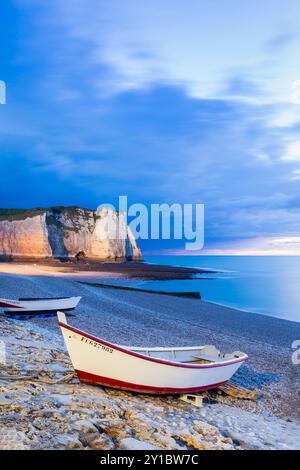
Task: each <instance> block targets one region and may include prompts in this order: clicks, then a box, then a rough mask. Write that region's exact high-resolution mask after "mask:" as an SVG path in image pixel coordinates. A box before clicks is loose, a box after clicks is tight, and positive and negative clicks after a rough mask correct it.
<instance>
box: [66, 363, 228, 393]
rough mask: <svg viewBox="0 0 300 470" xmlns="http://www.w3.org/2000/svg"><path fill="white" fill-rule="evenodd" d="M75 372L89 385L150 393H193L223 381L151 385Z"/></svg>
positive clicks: (80, 371)
mask: <svg viewBox="0 0 300 470" xmlns="http://www.w3.org/2000/svg"><path fill="white" fill-rule="evenodd" d="M75 372H76V374H77V375H78V377H79V380H80V382H84V383H87V384H91V385H102V386H104V387H111V388H117V389H118V390H128V391H130V392H143V393H151V394H177V393H195V392H203V391H204V390H210V389H213V388H217V387H221V385H224V384H225V383H226V382H227V380H226V381H225V382H220V383H217V384H211V385H205V386H199V387H190V388H168V387H152V386H149V385H139V384H132V383H130V382H124V381H122V380H116V379H111V378H108V377H101V375H95V374H90V373H89V372H84V371H82V370H77V369H75Z"/></svg>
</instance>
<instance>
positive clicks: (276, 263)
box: [138, 255, 300, 322]
mask: <svg viewBox="0 0 300 470" xmlns="http://www.w3.org/2000/svg"><path fill="white" fill-rule="evenodd" d="M144 261H145V262H147V263H155V264H162V265H172V266H182V267H193V268H203V269H208V270H212V271H214V272H212V273H205V274H200V275H198V274H197V275H196V276H195V277H194V278H193V279H188V280H170V281H159V280H157V281H144V282H139V283H138V287H147V288H148V289H153V290H156V289H157V290H160V289H161V290H165V291H170V292H183V291H199V292H200V293H201V296H202V300H205V301H209V302H214V303H217V304H221V305H225V306H228V307H232V308H236V309H239V310H245V311H248V312H252V313H258V314H264V315H268V316H272V317H277V318H281V319H284V320H291V321H296V322H300V289H299V280H300V262H299V261H300V257H291V256H216V255H214V256H206V255H201V256H192V255H187V256H182V255H181V256H178V255H176V256H175V255H172V256H171V255H146V256H144Z"/></svg>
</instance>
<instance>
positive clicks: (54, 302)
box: [0, 297, 81, 315]
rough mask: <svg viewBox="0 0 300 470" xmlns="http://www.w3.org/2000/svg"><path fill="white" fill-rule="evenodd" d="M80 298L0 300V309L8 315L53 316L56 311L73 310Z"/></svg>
mask: <svg viewBox="0 0 300 470" xmlns="http://www.w3.org/2000/svg"><path fill="white" fill-rule="evenodd" d="M80 299H81V297H63V298H55V299H54V298H51V299H19V300H8V299H0V308H3V309H4V313H5V314H9V315H35V314H39V313H41V312H43V313H46V314H51V313H53V314H55V313H57V312H58V311H64V312H66V311H70V310H74V309H75V308H76V307H77V305H78V303H79V301H80Z"/></svg>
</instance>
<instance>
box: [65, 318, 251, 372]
mask: <svg viewBox="0 0 300 470" xmlns="http://www.w3.org/2000/svg"><path fill="white" fill-rule="evenodd" d="M58 324H59V326H60V327H61V328H66V329H67V330H70V331H73V332H74V333H77V334H79V335H81V336H83V337H85V338H88V339H91V340H93V341H96V342H97V343H100V344H104V345H105V346H109V347H110V348H112V349H116V350H117V351H121V352H124V353H126V354H128V355H129V356H134V357H139V358H140V359H144V360H145V361H149V362H156V363H158V364H165V365H168V366H173V367H183V368H186V369H213V368H214V367H226V366H230V365H232V364H237V363H239V362H245V361H246V360H247V358H248V356H247V355H245V356H243V357H240V358H236V359H232V360H229V361H226V362H223V363H222V362H217V363H214V362H213V363H210V364H185V363H182V362H180V363H179V362H172V361H167V360H165V359H158V358H156V357H148V356H145V355H143V354H139V353H138V352H135V351H131V350H130V349H125V348H123V347H122V346H119V345H116V344H113V343H109V342H108V341H104V340H103V339H99V338H96V336H93V335H90V334H89V333H85V332H84V331H81V330H78V329H77V328H74V327H73V326H69V325H67V324H66V323H62V322H58ZM145 349H146V348H145Z"/></svg>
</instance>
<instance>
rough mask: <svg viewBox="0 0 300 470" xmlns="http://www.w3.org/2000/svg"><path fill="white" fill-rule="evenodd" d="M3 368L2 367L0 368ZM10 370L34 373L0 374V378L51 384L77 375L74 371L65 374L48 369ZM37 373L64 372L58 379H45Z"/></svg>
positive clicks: (57, 372)
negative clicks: (31, 373)
mask: <svg viewBox="0 0 300 470" xmlns="http://www.w3.org/2000/svg"><path fill="white" fill-rule="evenodd" d="M0 369H1V370H3V369H4V368H2V367H1V368H0ZM10 371H14V372H34V373H35V375H0V380H15V381H20V380H25V381H30V382H42V383H45V384H49V385H53V384H57V383H60V382H69V381H70V380H71V379H73V378H75V377H77V375H76V374H75V372H69V373H67V374H66V371H48V370H30V371H29V370H26V371H22V370H18V369H10ZM38 374H48V375H49V374H65V375H64V376H63V377H59V378H58V379H49V378H48V379H47V378H46V377H37V375H38Z"/></svg>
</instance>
